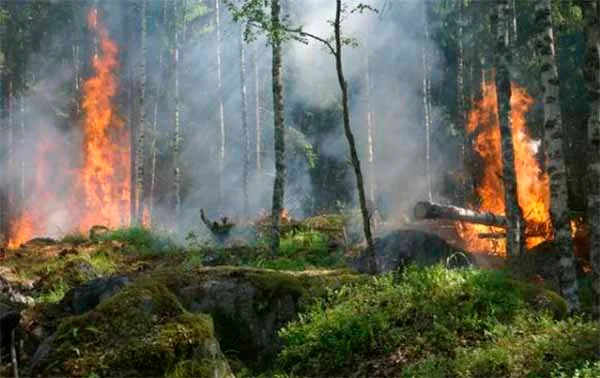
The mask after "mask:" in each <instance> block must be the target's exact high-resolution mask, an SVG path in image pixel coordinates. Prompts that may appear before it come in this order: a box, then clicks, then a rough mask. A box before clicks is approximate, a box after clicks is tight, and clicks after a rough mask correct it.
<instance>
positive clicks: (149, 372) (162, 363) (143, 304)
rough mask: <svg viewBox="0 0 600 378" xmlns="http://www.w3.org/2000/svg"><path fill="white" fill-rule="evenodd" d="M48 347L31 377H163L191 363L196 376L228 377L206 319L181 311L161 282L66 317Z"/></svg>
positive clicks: (134, 287) (132, 289) (132, 288)
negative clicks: (38, 375)
mask: <svg viewBox="0 0 600 378" xmlns="http://www.w3.org/2000/svg"><path fill="white" fill-rule="evenodd" d="M48 349H49V352H48V353H47V355H46V356H45V357H44V358H42V359H41V361H40V362H39V363H37V365H36V366H34V367H33V371H32V373H33V374H41V375H43V376H47V375H52V376H82V375H90V374H96V375H98V376H119V377H140V376H164V375H169V374H171V373H173V372H177V371H181V370H182V366H184V365H185V366H187V365H186V364H190V365H193V366H194V369H195V370H194V371H195V372H200V371H202V375H200V376H205V377H227V376H229V375H230V369H229V366H228V364H227V362H226V360H225V359H224V357H223V356H222V354H221V351H220V347H219V344H218V342H217V341H216V339H215V338H214V330H213V324H212V320H211V318H210V316H208V315H205V314H191V313H189V312H187V311H185V310H184V309H183V307H182V306H181V304H180V303H179V301H178V300H177V298H176V297H175V296H174V295H173V294H172V293H171V292H170V291H169V290H168V289H167V288H166V287H165V286H163V285H160V284H148V283H136V284H134V285H131V286H129V287H127V288H125V289H123V290H122V291H120V292H119V293H117V294H116V295H114V296H112V297H110V298H108V299H106V300H105V301H103V302H101V303H100V304H99V305H98V306H97V307H96V308H95V309H94V310H92V311H90V312H88V313H86V314H84V315H79V316H73V317H68V318H65V319H64V320H63V321H62V322H61V323H60V325H59V327H58V330H57V332H56V334H55V336H54V337H53V341H52V343H51V346H50V347H49V348H48Z"/></svg>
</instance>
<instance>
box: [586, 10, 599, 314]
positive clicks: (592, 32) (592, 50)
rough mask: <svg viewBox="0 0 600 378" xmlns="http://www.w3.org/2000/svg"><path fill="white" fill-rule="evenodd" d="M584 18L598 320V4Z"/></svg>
mask: <svg viewBox="0 0 600 378" xmlns="http://www.w3.org/2000/svg"><path fill="white" fill-rule="evenodd" d="M582 6H583V11H584V18H585V37H586V42H585V57H584V68H583V75H584V80H585V89H586V92H587V99H588V102H589V106H590V114H589V118H588V123H587V131H588V146H587V148H588V157H587V158H588V169H587V175H588V198H587V210H588V214H587V216H588V223H589V229H590V261H591V263H592V272H593V273H592V274H593V283H592V287H593V291H594V304H593V314H594V317H595V318H596V319H600V16H599V15H598V12H600V1H599V0H586V1H582Z"/></svg>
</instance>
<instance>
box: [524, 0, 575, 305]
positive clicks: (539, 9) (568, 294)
mask: <svg viewBox="0 0 600 378" xmlns="http://www.w3.org/2000/svg"><path fill="white" fill-rule="evenodd" d="M535 19H536V21H537V23H538V25H537V26H538V27H539V28H540V30H539V34H538V35H537V38H536V41H535V47H536V50H537V52H538V55H539V57H540V60H541V72H540V75H541V81H542V88H543V91H544V96H543V102H544V129H545V130H544V139H545V140H544V145H545V147H546V148H545V153H546V169H547V172H548V175H549V177H550V216H551V218H552V226H553V231H554V243H555V245H556V249H557V250H558V251H559V253H560V261H559V265H560V276H559V278H560V290H561V293H562V295H563V296H564V297H565V298H566V300H567V305H568V307H569V311H570V312H575V311H578V310H579V288H578V285H577V274H576V259H575V255H574V253H573V241H572V239H571V229H570V221H569V208H568V192H567V172H566V168H565V161H564V153H563V146H564V140H563V139H564V138H563V135H564V128H563V122H562V114H561V109H560V97H559V79H558V67H557V65H556V52H555V50H554V31H553V27H552V17H551V3H550V0H538V1H537V3H536V6H535Z"/></svg>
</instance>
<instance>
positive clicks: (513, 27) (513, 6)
mask: <svg viewBox="0 0 600 378" xmlns="http://www.w3.org/2000/svg"><path fill="white" fill-rule="evenodd" d="M510 13H511V20H510V24H509V33H510V35H509V38H510V41H509V43H510V46H511V47H515V46H516V45H517V39H518V37H519V34H518V33H517V31H518V30H517V1H516V0H511V2H510Z"/></svg>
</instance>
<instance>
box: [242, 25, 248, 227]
mask: <svg viewBox="0 0 600 378" xmlns="http://www.w3.org/2000/svg"><path fill="white" fill-rule="evenodd" d="M239 47H240V99H241V102H242V111H241V116H242V145H243V146H244V149H243V154H244V158H243V159H244V163H243V168H242V169H243V172H242V176H243V177H242V195H243V197H244V198H243V202H244V217H245V218H246V219H247V218H248V216H249V215H250V214H249V204H248V186H249V185H248V180H249V175H250V133H249V130H248V100H247V95H246V49H245V47H244V35H243V29H242V32H241V33H240V45H239Z"/></svg>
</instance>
